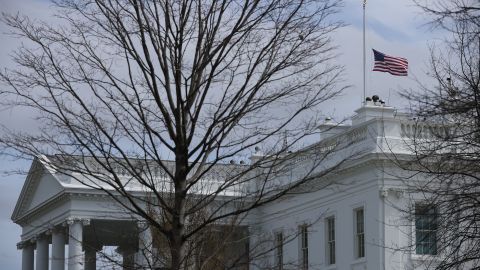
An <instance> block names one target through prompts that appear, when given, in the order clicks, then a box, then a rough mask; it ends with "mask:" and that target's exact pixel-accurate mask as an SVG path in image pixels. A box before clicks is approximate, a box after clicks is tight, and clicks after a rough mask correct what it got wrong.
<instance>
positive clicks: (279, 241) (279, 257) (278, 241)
mask: <svg viewBox="0 0 480 270" xmlns="http://www.w3.org/2000/svg"><path fill="white" fill-rule="evenodd" d="M275 266H276V269H277V270H283V233H282V232H277V233H276V234H275Z"/></svg>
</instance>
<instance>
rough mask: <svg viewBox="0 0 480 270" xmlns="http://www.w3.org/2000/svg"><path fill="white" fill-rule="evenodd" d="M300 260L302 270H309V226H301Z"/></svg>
mask: <svg viewBox="0 0 480 270" xmlns="http://www.w3.org/2000/svg"><path fill="white" fill-rule="evenodd" d="M300 256H301V257H300V258H301V261H300V263H301V269H302V270H307V269H308V226H307V225H302V226H300Z"/></svg>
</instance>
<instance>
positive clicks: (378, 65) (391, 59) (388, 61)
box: [373, 50, 408, 76]
mask: <svg viewBox="0 0 480 270" xmlns="http://www.w3.org/2000/svg"><path fill="white" fill-rule="evenodd" d="M373 55H374V57H375V65H374V66H373V71H380V72H388V73H390V74H392V75H395V76H407V75H408V61H407V59H405V58H402V57H395V56H390V55H386V54H384V53H381V52H379V51H376V50H373Z"/></svg>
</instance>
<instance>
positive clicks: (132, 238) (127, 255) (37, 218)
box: [12, 160, 153, 270]
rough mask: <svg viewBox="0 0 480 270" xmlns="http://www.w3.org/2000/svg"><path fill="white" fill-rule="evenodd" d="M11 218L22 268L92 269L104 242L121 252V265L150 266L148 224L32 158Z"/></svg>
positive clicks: (104, 195)
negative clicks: (18, 229)
mask: <svg viewBox="0 0 480 270" xmlns="http://www.w3.org/2000/svg"><path fill="white" fill-rule="evenodd" d="M12 219H13V220H14V221H15V222H16V223H17V224H19V225H20V226H22V235H21V241H20V242H19V243H18V244H17V247H18V249H21V250H22V270H34V269H35V270H49V269H51V270H65V269H67V270H94V269H97V266H98V265H97V258H98V257H99V256H97V255H98V254H99V253H98V252H99V251H101V250H102V248H103V247H113V248H114V249H116V251H117V253H118V254H119V255H120V256H123V265H124V267H125V268H127V267H128V269H132V267H135V268H136V269H142V268H149V269H151V267H149V266H151V265H153V263H152V256H151V255H152V248H153V245H152V235H151V230H150V228H149V227H148V224H147V223H145V222H143V221H141V220H139V219H137V218H135V217H132V216H131V215H129V214H128V213H127V212H125V211H124V210H123V209H122V208H120V207H118V206H117V205H115V203H114V202H113V201H112V200H111V197H108V196H107V195H106V194H102V193H101V192H99V191H96V190H94V189H88V188H86V187H85V186H84V185H81V184H79V183H78V182H76V181H74V180H72V179H66V178H65V177H63V178H62V177H60V176H59V175H57V174H55V173H54V172H52V171H50V170H49V169H48V168H47V167H46V166H43V164H42V163H41V162H40V161H39V160H35V161H34V162H33V164H32V167H31V169H30V172H29V175H28V177H27V180H26V183H25V185H24V187H23V190H22V193H21V195H20V198H19V200H18V202H17V205H16V208H15V211H14V213H13V215H12Z"/></svg>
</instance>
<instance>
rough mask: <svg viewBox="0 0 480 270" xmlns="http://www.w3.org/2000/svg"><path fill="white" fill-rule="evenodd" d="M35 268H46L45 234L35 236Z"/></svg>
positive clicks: (46, 249)
mask: <svg viewBox="0 0 480 270" xmlns="http://www.w3.org/2000/svg"><path fill="white" fill-rule="evenodd" d="M35 270H48V238H47V236H46V235H42V236H40V237H38V238H37V260H36V267H35Z"/></svg>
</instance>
